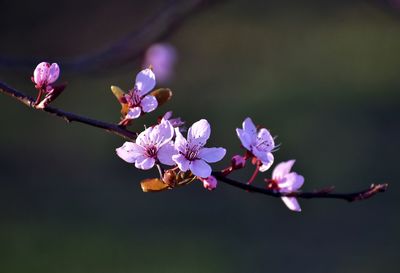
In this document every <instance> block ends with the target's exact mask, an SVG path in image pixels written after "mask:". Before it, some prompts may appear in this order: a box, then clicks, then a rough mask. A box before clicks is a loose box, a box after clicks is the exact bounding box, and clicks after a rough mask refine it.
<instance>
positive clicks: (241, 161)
mask: <svg viewBox="0 0 400 273" xmlns="http://www.w3.org/2000/svg"><path fill="white" fill-rule="evenodd" d="M231 164H232V168H233V169H234V170H237V169H242V168H244V166H245V165H246V159H245V158H244V157H243V156H241V155H235V156H233V157H232V159H231Z"/></svg>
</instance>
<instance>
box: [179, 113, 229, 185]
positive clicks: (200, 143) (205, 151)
mask: <svg viewBox="0 0 400 273" xmlns="http://www.w3.org/2000/svg"><path fill="white" fill-rule="evenodd" d="M210 133H211V128H210V124H209V123H208V121H207V120H205V119H202V120H199V121H197V122H195V123H194V124H193V125H192V127H190V128H189V130H188V134H187V140H186V139H185V138H184V137H183V136H182V134H181V132H180V131H179V128H175V134H176V139H175V148H176V150H178V152H179V153H178V154H176V155H174V156H172V159H173V160H174V161H175V162H176V164H178V167H179V169H180V170H181V171H184V172H186V171H187V170H190V171H191V172H192V173H193V174H194V175H196V176H197V177H202V178H206V177H209V176H210V175H211V167H210V165H208V164H207V162H208V163H214V162H217V161H220V160H221V159H222V158H223V157H224V156H225V153H226V150H225V149H224V148H205V147H204V145H205V144H206V142H207V140H208V138H209V137H210Z"/></svg>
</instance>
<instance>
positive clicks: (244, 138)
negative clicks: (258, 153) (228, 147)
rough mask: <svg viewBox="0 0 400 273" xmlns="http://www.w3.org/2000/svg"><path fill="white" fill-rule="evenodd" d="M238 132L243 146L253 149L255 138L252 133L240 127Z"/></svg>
mask: <svg viewBox="0 0 400 273" xmlns="http://www.w3.org/2000/svg"><path fill="white" fill-rule="evenodd" d="M236 134H237V136H238V137H239V139H240V142H241V143H242V145H243V147H245V148H246V149H247V150H249V151H251V144H252V143H253V138H252V137H251V135H249V134H248V133H247V132H245V131H244V130H242V129H239V128H237V129H236Z"/></svg>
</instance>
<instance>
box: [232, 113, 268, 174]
mask: <svg viewBox="0 0 400 273" xmlns="http://www.w3.org/2000/svg"><path fill="white" fill-rule="evenodd" d="M236 133H237V135H238V137H239V139H240V142H241V143H242V145H243V147H244V148H246V149H247V150H248V151H249V152H251V153H252V154H253V156H255V157H256V158H257V159H258V160H260V161H261V163H262V165H261V166H260V171H261V172H265V171H266V170H268V169H269V168H270V167H271V165H272V163H273V162H274V155H273V154H272V151H273V149H274V148H275V142H274V138H273V137H272V136H271V134H270V133H269V131H268V130H267V129H265V128H261V129H260V130H259V131H258V132H257V128H256V126H255V125H254V123H253V121H252V120H251V119H250V118H246V119H245V120H244V121H243V129H239V128H237V129H236Z"/></svg>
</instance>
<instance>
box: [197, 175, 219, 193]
mask: <svg viewBox="0 0 400 273" xmlns="http://www.w3.org/2000/svg"><path fill="white" fill-rule="evenodd" d="M200 181H201V182H203V187H204V188H205V189H207V190H209V191H212V190H214V189H215V188H216V187H217V183H218V182H217V179H216V178H215V177H214V176H212V175H210V176H209V177H207V178H200Z"/></svg>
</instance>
